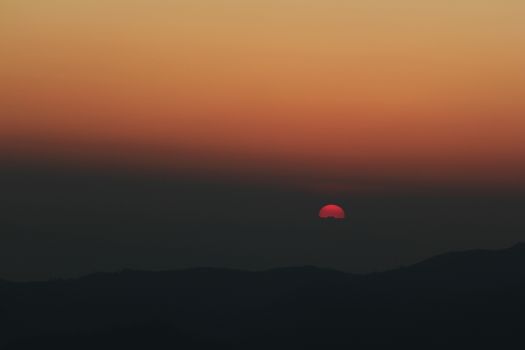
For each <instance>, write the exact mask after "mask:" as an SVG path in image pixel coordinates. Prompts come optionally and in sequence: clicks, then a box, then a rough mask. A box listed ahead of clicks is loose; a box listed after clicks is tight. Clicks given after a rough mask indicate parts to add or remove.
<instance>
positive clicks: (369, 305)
mask: <svg viewBox="0 0 525 350" xmlns="http://www.w3.org/2000/svg"><path fill="white" fill-rule="evenodd" d="M524 319H525V244H518V245H515V246H514V247H512V248H509V249H505V250H499V251H490V250H472V251H465V252H457V253H448V254H443V255H440V256H436V257H434V258H431V259H428V260H426V261H423V262H421V263H418V264H415V265H413V266H410V267H406V268H400V269H396V270H392V271H386V272H382V273H375V274H368V275H355V274H347V273H343V272H339V271H334V270H330V269H321V268H316V267H310V266H305V267H292V268H280V269H272V270H267V271H258V272H249V271H237V270H228V269H210V268H196V269H189V270H180V271H161V272H145V271H133V270H124V271H122V272H119V273H96V274H92V275H89V276H85V277H82V278H78V279H67V280H54V281H48V282H30V283H14V282H8V281H2V280H0V327H1V329H2V336H1V338H0V344H1V345H2V346H3V348H6V349H116V348H117V349H118V348H122V349H135V348H136V349H164V348H169V349H208V348H209V349H212V348H213V349H269V348H277V349H280V348H282V349H305V348H316V349H320V348H321V349H322V348H338V347H345V348H358V349H365V348H385V347H386V348H407V347H414V348H419V349H429V348H437V349H450V348H461V349H465V348H467V349H470V348H496V349H502V348H510V347H511V346H516V345H517V344H521V343H522V338H523V335H524V334H525V321H523V320H524Z"/></svg>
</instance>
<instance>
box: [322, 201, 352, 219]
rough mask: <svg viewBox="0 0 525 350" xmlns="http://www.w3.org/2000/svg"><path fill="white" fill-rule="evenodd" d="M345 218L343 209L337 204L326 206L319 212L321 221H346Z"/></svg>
mask: <svg viewBox="0 0 525 350" xmlns="http://www.w3.org/2000/svg"><path fill="white" fill-rule="evenodd" d="M345 216H346V215H345V211H344V210H343V208H341V207H340V206H338V205H335V204H329V205H325V206H324V207H322V208H321V210H320V211H319V217H320V218H321V219H344V218H345Z"/></svg>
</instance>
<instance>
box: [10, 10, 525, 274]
mask: <svg viewBox="0 0 525 350" xmlns="http://www.w3.org/2000/svg"><path fill="white" fill-rule="evenodd" d="M523 18H525V2H524V1H522V0H506V1H500V0H439V1H438V0H426V1H420V0H395V1H394V0H366V1H364V0H363V1H346V0H302V1H299V0H199V1H195V0H171V1H170V0H89V1H87V0H84V1H81V0H47V1H41V0H0V193H1V195H0V215H1V220H0V279H1V278H9V279H45V278H54V277H64V276H77V275H80V274H86V273H90V272H95V271H107V270H118V269H121V268H124V267H129V268H139V269H173V268H183V267H195V266H215V267H232V268H248V269H264V268H270V267H278V266H291V265H304V264H311V265H317V266H323V267H331V268H336V269H340V270H344V271H350V272H370V271H378V270H384V269H389V268H395V267H397V266H400V265H408V264H411V263H414V262H416V261H419V260H422V259H424V258H428V257H429V256H432V255H434V254H438V253H442V252H447V251H451V250H459V249H470V248H503V247H506V246H509V245H511V244H513V243H515V242H517V241H523V240H524V237H523V232H525V219H524V218H525V216H524V215H523V211H524V210H525V162H523V159H525V142H523V136H524V135H525V69H524V68H525V21H523ZM327 203H337V204H340V205H342V206H343V207H344V209H345V211H346V214H347V220H345V221H344V223H341V225H339V226H326V225H324V224H322V223H321V222H319V219H318V217H317V214H318V210H319V208H321V206H322V205H324V204H327Z"/></svg>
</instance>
